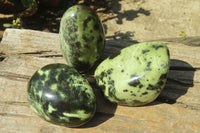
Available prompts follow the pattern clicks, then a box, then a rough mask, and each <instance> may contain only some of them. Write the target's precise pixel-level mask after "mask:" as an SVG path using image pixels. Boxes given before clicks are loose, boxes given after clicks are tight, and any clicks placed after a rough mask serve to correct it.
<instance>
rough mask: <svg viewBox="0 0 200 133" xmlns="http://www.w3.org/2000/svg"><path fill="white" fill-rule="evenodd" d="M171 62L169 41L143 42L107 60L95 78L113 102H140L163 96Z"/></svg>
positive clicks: (122, 103) (128, 103)
mask: <svg viewBox="0 0 200 133" xmlns="http://www.w3.org/2000/svg"><path fill="white" fill-rule="evenodd" d="M169 64H170V59H169V51H168V48H167V46H166V45H165V44H163V43H161V42H146V43H139V44H134V45H131V46H129V47H127V48H124V49H122V50H121V51H119V52H117V53H115V54H113V55H112V56H110V57H108V58H107V59H106V60H104V61H103V62H102V63H101V64H100V65H99V66H98V67H97V69H96V70H95V78H96V80H97V84H98V85H99V86H100V87H101V89H102V91H103V92H104V95H105V96H106V97H107V98H108V99H109V100H110V101H111V102H116V103H118V104H119V105H126V106H140V105H145V104H148V103H150V102H152V101H154V100H155V99H156V98H157V97H158V96H159V94H160V93H161V91H162V89H163V88H164V86H165V83H166V80H167V73H168V70H169Z"/></svg>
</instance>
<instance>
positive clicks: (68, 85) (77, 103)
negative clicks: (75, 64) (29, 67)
mask: <svg viewBox="0 0 200 133" xmlns="http://www.w3.org/2000/svg"><path fill="white" fill-rule="evenodd" d="M28 100H29V103H30V106H31V108H32V109H33V110H34V112H35V113H36V114H37V115H39V116H40V117H41V118H42V119H44V120H46V121H48V122H51V123H54V124H58V125H63V126H67V127H77V126H81V125H83V124H85V123H86V122H88V121H89V120H90V119H91V118H92V117H93V115H94V113H95V109H96V98H95V95H94V93H93V90H92V88H91V86H90V85H89V83H88V81H87V80H86V79H85V78H84V77H83V76H82V75H81V74H79V73H78V71H77V70H76V69H74V68H72V67H70V66H67V65H65V64H49V65H47V66H44V67H42V68H41V69H39V70H38V71H36V72H35V74H34V75H33V76H32V77H31V79H30V81H29V83H28Z"/></svg>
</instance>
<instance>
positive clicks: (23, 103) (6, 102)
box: [0, 101, 29, 107]
mask: <svg viewBox="0 0 200 133" xmlns="http://www.w3.org/2000/svg"><path fill="white" fill-rule="evenodd" d="M0 104H8V105H19V106H28V107H29V103H28V102H17V101H0Z"/></svg>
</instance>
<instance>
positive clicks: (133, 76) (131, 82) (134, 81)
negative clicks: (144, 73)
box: [128, 75, 141, 87]
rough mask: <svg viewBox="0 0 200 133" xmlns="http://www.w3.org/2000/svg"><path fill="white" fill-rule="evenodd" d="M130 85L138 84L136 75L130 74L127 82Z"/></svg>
mask: <svg viewBox="0 0 200 133" xmlns="http://www.w3.org/2000/svg"><path fill="white" fill-rule="evenodd" d="M128 84H129V85H130V86H133V87H136V86H138V85H140V84H141V83H140V81H139V78H138V76H137V75H131V77H130V82H129V83H128Z"/></svg>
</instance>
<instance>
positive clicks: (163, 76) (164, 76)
mask: <svg viewBox="0 0 200 133" xmlns="http://www.w3.org/2000/svg"><path fill="white" fill-rule="evenodd" d="M166 78H167V74H162V75H161V76H160V78H159V79H160V80H163V79H166Z"/></svg>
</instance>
